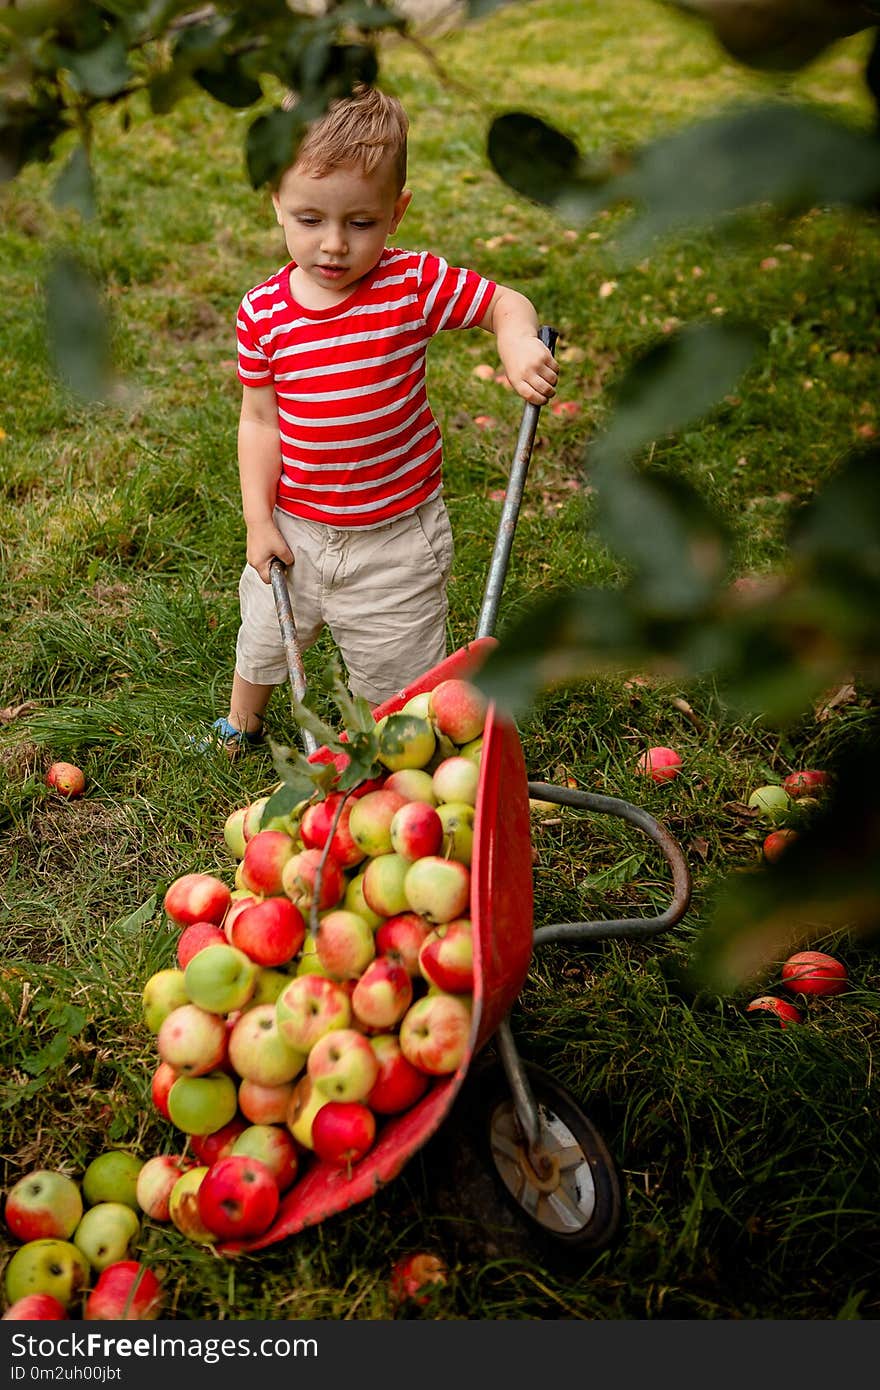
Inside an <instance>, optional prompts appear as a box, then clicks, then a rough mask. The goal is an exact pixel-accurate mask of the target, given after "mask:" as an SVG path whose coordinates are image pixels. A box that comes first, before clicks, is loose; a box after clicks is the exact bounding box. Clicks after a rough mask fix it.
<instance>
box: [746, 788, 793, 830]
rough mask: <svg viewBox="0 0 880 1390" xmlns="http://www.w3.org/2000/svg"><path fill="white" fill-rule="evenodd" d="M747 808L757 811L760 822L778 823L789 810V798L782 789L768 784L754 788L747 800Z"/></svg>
mask: <svg viewBox="0 0 880 1390" xmlns="http://www.w3.org/2000/svg"><path fill="white" fill-rule="evenodd" d="M747 805H748V807H749V809H750V810H752V811H757V812H758V815H759V816H760V817H761V819H762V820H769V821H780V820H783V819H784V818H785V815H786V813H787V812H788V811H789V810H790V809H791V797H790V796H789V794H788V792H787V791H786V790H785V788H784V787H778V786H776V785H774V784H773V783H770V784H769V785H767V786H764V787H756V788H755V790H754V791H753V792H752V794H751V796H750V797H749V799H748V803H747Z"/></svg>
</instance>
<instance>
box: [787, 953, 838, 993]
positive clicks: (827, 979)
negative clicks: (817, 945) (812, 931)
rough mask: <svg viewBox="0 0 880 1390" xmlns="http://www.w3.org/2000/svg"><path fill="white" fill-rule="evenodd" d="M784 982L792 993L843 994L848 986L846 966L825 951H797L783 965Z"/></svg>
mask: <svg viewBox="0 0 880 1390" xmlns="http://www.w3.org/2000/svg"><path fill="white" fill-rule="evenodd" d="M782 983H783V985H784V987H785V988H786V989H787V990H790V991H791V993H792V994H812V995H823V994H841V993H843V991H844V990H845V989H846V987H847V973H846V966H845V965H844V964H843V961H840V960H837V958H836V957H835V956H829V955H826V954H825V952H824V951H797V952H795V954H794V955H793V956H789V958H788V960H787V961H786V962H785V964H784V965H783V967H782Z"/></svg>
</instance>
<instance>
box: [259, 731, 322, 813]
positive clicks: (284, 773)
mask: <svg viewBox="0 0 880 1390" xmlns="http://www.w3.org/2000/svg"><path fill="white" fill-rule="evenodd" d="M269 748H270V751H271V753H272V762H273V763H274V765H275V770H276V772H277V773H278V776H279V777H280V778H281V781H282V782H284V783H285V785H286V786H288V787H290V788H291V795H292V797H293V800H292V801H291V802H290V804H289V805H288V806H286V808H285V810H283V811H281V812H280V813H279V814H281V815H286V814H287V812H288V811H290V810H292V809H293V807H294V806H295V805H296V803H297V802H298V801H305V800H306V799H307V798H308V797H310V796H313V795H314V793H315V792H316V791H318V790H323V791H327V790H329V788H330V787H331V786H332V785H333V782H334V781H335V778H336V768H335V766H334V764H333V763H332V762H331V763H310V762H309V760H308V759H307V758H305V757H304V756H303V754H302V753H300V751H299V749H297V748H289V747H287V746H286V745H285V744H281V743H275V741H274V740H273V739H270V740H269ZM279 792H280V788H279ZM272 795H273V796H274V795H276V793H274V792H273V793H272ZM282 800H283V798H282ZM264 815H265V811H264Z"/></svg>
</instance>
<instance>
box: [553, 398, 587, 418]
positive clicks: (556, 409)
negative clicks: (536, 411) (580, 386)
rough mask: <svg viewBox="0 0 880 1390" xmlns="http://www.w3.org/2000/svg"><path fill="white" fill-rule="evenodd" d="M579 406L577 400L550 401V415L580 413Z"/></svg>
mask: <svg viewBox="0 0 880 1390" xmlns="http://www.w3.org/2000/svg"><path fill="white" fill-rule="evenodd" d="M580 412H581V408H580V405H579V404H578V402H577V401H551V403H550V413H551V414H552V415H580Z"/></svg>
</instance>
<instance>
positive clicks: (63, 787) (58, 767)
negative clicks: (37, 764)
mask: <svg viewBox="0 0 880 1390" xmlns="http://www.w3.org/2000/svg"><path fill="white" fill-rule="evenodd" d="M46 786H47V787H52V788H53V790H54V791H56V792H59V793H60V794H61V796H66V797H70V798H71V799H73V798H74V797H77V796H82V794H83V792H84V791H85V788H86V779H85V773H84V772H83V770H82V768H80V767H77V766H76V764H75V763H52V765H51V767H50V768H49V771H48V772H47V773H46Z"/></svg>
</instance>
